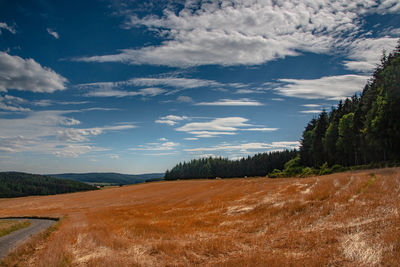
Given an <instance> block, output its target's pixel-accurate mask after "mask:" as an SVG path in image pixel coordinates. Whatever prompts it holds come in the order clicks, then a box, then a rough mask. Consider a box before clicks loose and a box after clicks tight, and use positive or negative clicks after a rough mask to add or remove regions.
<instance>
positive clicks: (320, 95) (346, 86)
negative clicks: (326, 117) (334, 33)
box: [274, 74, 369, 100]
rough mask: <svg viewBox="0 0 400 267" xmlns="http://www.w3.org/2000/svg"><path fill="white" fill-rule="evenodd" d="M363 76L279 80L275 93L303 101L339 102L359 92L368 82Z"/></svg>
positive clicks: (350, 75)
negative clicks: (279, 84) (325, 100)
mask: <svg viewBox="0 0 400 267" xmlns="http://www.w3.org/2000/svg"><path fill="white" fill-rule="evenodd" d="M368 78H369V77H368V76H364V75H354V74H349V75H339V76H326V77H322V78H319V79H311V80H306V79H280V80H279V82H281V83H282V85H281V86H280V87H277V88H275V89H274V90H276V92H277V93H279V94H281V95H284V96H290V97H299V98H305V99H327V100H339V99H343V98H346V97H349V96H351V95H353V94H354V93H356V92H360V91H361V90H362V89H363V87H364V85H365V84H366V82H367V80H368Z"/></svg>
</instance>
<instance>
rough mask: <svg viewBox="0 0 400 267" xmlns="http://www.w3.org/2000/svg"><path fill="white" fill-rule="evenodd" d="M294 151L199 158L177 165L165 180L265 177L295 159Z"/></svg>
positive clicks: (167, 174) (295, 152)
mask: <svg viewBox="0 0 400 267" xmlns="http://www.w3.org/2000/svg"><path fill="white" fill-rule="evenodd" d="M297 153H298V152H297V151H296V150H285V151H277V152H268V153H260V154H256V155H254V156H252V157H250V156H248V157H247V158H242V159H239V160H229V159H227V158H222V157H219V158H213V157H209V158H201V159H193V160H191V161H189V162H183V163H179V164H177V165H176V166H175V167H173V168H172V169H171V170H167V171H166V173H165V179H166V180H175V179H196V178H216V177H220V178H232V177H245V176H265V175H267V174H268V173H270V172H272V171H273V170H274V169H282V168H283V167H284V164H285V163H286V162H287V161H289V160H291V159H293V158H294V157H296V155H297Z"/></svg>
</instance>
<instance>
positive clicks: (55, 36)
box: [46, 28, 60, 39]
mask: <svg viewBox="0 0 400 267" xmlns="http://www.w3.org/2000/svg"><path fill="white" fill-rule="evenodd" d="M46 31H47V32H48V33H49V34H50V35H51V36H53V37H54V38H56V39H59V38H60V35H59V34H58V33H57V32H56V31H54V30H52V29H50V28H47V29H46Z"/></svg>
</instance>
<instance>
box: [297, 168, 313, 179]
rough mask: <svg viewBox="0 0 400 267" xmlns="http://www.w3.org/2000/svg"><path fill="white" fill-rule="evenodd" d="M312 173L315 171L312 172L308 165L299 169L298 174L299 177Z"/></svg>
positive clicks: (311, 174)
mask: <svg viewBox="0 0 400 267" xmlns="http://www.w3.org/2000/svg"><path fill="white" fill-rule="evenodd" d="M314 174H315V173H314V170H313V169H311V168H310V167H306V168H303V170H302V171H301V174H300V176H301V177H308V176H313V175H314Z"/></svg>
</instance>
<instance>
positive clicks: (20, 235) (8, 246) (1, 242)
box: [0, 218, 56, 260]
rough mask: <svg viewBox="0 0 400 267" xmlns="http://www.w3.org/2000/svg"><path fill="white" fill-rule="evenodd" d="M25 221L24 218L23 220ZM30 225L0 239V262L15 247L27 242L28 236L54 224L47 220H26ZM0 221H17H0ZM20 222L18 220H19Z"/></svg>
mask: <svg viewBox="0 0 400 267" xmlns="http://www.w3.org/2000/svg"><path fill="white" fill-rule="evenodd" d="M23 219H25V218H23ZM27 219H28V220H29V222H30V223H31V225H30V226H28V227H26V228H23V229H20V230H17V231H15V232H12V233H10V234H8V235H5V236H3V237H0V260H1V259H2V258H3V257H5V256H6V255H7V254H8V253H9V252H11V250H12V249H14V248H15V247H16V246H17V245H19V244H21V243H22V242H24V241H25V240H27V239H28V238H29V237H30V236H32V235H34V234H37V233H39V232H40V231H43V230H45V229H47V228H48V227H50V226H52V225H53V224H55V223H56V221H55V220H49V219H31V218H27ZM0 220H18V219H16V218H15V219H0ZM19 220H20V219H19Z"/></svg>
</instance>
